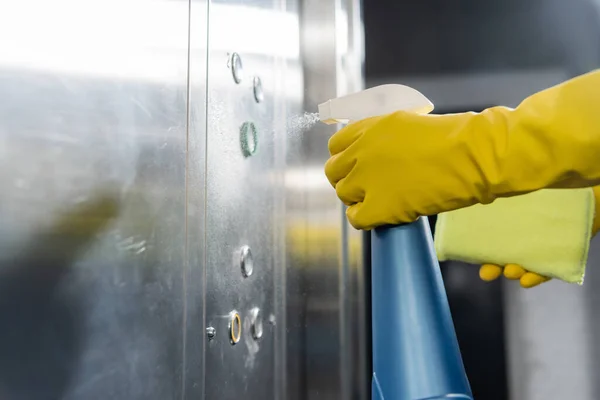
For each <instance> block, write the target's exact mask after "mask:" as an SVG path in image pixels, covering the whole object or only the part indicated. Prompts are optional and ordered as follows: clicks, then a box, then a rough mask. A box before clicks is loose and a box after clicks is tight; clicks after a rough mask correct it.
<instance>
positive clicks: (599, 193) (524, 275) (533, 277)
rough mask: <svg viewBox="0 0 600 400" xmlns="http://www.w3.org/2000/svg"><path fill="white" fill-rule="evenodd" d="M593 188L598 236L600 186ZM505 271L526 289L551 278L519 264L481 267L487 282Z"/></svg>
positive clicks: (485, 265) (593, 232)
mask: <svg viewBox="0 0 600 400" xmlns="http://www.w3.org/2000/svg"><path fill="white" fill-rule="evenodd" d="M593 190H594V197H595V199H596V214H595V216H594V224H593V225H592V236H596V234H597V233H598V231H600V213H599V212H598V211H599V210H600V186H595V187H594V188H593ZM503 273H504V277H505V278H507V279H510V280H519V283H520V284H521V286H522V287H524V288H526V289H528V288H532V287H535V286H538V285H540V284H542V283H544V282H547V281H549V280H550V279H551V278H548V277H546V276H543V275H540V274H536V273H535V272H529V271H527V270H526V269H525V268H523V267H522V266H520V265H517V264H508V265H505V266H504V268H503V267H502V266H500V265H494V264H484V265H482V266H481V268H480V269H479V277H480V278H481V279H482V280H484V281H486V282H491V281H493V280H496V279H498V278H499V277H500V276H501V275H502V274H503Z"/></svg>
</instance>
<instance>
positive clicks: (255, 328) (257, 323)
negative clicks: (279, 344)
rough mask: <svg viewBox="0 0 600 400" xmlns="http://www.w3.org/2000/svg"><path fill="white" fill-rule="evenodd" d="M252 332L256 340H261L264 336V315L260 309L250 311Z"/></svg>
mask: <svg viewBox="0 0 600 400" xmlns="http://www.w3.org/2000/svg"><path fill="white" fill-rule="evenodd" d="M250 322H251V324H252V325H251V332H252V337H253V338H254V340H259V339H260V338H261V337H262V336H263V320H262V314H261V312H260V309H259V308H258V307H255V308H253V309H252V310H250Z"/></svg>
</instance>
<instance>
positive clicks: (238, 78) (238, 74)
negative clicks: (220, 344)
mask: <svg viewBox="0 0 600 400" xmlns="http://www.w3.org/2000/svg"><path fill="white" fill-rule="evenodd" d="M231 74H232V75H233V80H234V82H235V83H240V82H242V79H243V78H244V65H243V64H242V58H241V57H240V55H239V54H238V53H233V54H232V55H231Z"/></svg>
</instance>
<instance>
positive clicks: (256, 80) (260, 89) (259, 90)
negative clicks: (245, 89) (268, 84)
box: [252, 76, 265, 103]
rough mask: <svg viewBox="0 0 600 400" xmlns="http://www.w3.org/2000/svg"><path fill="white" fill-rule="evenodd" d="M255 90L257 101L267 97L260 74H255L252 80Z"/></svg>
mask: <svg viewBox="0 0 600 400" xmlns="http://www.w3.org/2000/svg"><path fill="white" fill-rule="evenodd" d="M252 86H253V92H254V100H256V102H257V103H260V102H262V101H263V100H264V99H265V94H264V92H263V87H262V81H261V79H260V78H259V77H258V76H255V77H254V79H253V80H252Z"/></svg>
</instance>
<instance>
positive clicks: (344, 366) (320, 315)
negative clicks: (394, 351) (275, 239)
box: [286, 0, 367, 399]
mask: <svg viewBox="0 0 600 400" xmlns="http://www.w3.org/2000/svg"><path fill="white" fill-rule="evenodd" d="M360 19H361V18H360V7H359V4H358V2H352V1H341V2H340V1H316V0H315V1H313V0H306V1H303V2H302V5H301V30H300V33H301V36H300V37H301V41H300V43H301V54H302V56H303V58H302V67H303V74H304V98H303V108H304V110H305V111H307V112H311V111H316V108H317V104H318V103H319V102H322V101H324V100H325V99H329V98H333V97H336V96H338V95H341V94H343V93H346V92H348V91H355V90H359V89H360V88H361V87H362V54H363V53H362V42H361V40H360V38H361V36H362V26H361V25H360ZM357 37H358V39H359V40H357ZM303 128H305V129H304V130H303V134H302V136H301V139H300V142H299V143H298V144H297V145H298V150H297V151H298V153H297V155H296V162H297V163H298V164H299V165H300V166H301V168H299V172H298V173H297V175H296V177H301V178H300V179H297V181H299V182H298V184H294V185H292V182H293V181H292V179H291V178H292V175H286V176H288V180H287V181H286V185H287V186H288V188H290V189H289V195H288V203H287V207H288V210H289V212H290V214H291V215H293V216H294V218H293V219H292V218H289V217H288V221H289V222H288V229H290V227H292V226H293V227H294V229H293V232H294V235H293V236H290V237H288V253H289V257H292V259H291V261H290V265H288V268H287V271H288V272H287V277H288V282H287V287H288V299H289V303H288V307H287V316H288V318H287V322H288V331H289V332H290V333H289V336H288V346H287V351H288V375H289V376H290V378H289V379H288V392H287V394H288V396H289V397H287V398H289V399H332V398H342V399H350V398H365V397H366V396H367V393H366V387H367V385H366V376H367V374H366V373H365V369H366V340H365V331H364V329H363V328H364V316H365V312H364V297H363V296H364V290H363V289H364V278H363V275H362V263H361V249H360V247H361V235H360V234H359V233H358V232H355V231H350V230H348V228H347V223H346V220H345V217H344V210H343V207H342V206H341V204H340V203H339V201H338V200H337V198H336V197H335V193H334V192H333V190H332V189H331V187H330V185H329V183H328V182H327V180H326V178H325V177H324V174H323V164H324V162H325V161H326V160H327V158H328V156H329V154H328V151H327V141H328V139H329V136H330V135H331V134H332V133H333V132H334V129H333V128H331V127H326V126H321V125H316V126H314V127H312V128H311V127H310V126H304V127H303ZM291 136H293V135H291ZM288 154H289V151H288Z"/></svg>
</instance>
